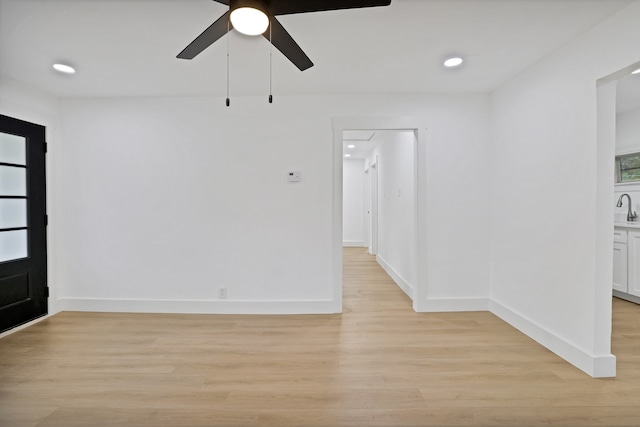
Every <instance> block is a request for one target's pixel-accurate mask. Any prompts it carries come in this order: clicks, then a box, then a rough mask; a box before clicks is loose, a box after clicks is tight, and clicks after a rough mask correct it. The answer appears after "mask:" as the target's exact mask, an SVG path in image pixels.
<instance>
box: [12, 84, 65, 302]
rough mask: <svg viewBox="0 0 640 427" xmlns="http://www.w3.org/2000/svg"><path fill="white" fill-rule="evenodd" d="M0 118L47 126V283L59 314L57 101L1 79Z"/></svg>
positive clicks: (58, 133) (51, 300) (58, 127)
mask: <svg viewBox="0 0 640 427" xmlns="http://www.w3.org/2000/svg"><path fill="white" fill-rule="evenodd" d="M0 114H3V115H5V116H10V117H14V118H17V119H20V120H24V121H27V122H31V123H35V124H38V125H42V126H46V139H47V142H48V144H49V152H48V153H47V164H46V167H47V213H48V214H49V225H50V226H49V228H48V230H47V246H48V260H47V264H48V265H47V269H48V271H47V274H48V281H49V303H48V305H49V314H55V313H57V312H58V311H60V305H59V304H58V293H59V281H58V276H57V262H56V260H57V257H58V247H57V235H56V228H55V224H56V223H57V221H58V220H59V218H60V210H59V208H60V206H59V204H58V203H57V197H56V194H57V186H56V181H57V172H58V170H56V168H55V167H52V165H53V164H55V161H56V158H57V153H56V148H57V147H58V145H59V143H60V140H61V137H60V119H59V101H58V99H56V98H55V97H53V96H51V95H49V94H47V93H45V92H42V91H39V90H36V89H33V88H31V87H28V86H25V85H24V84H22V83H19V82H16V81H15V80H12V79H9V78H6V77H4V76H2V75H0Z"/></svg>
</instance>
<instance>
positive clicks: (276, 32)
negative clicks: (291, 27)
mask: <svg viewBox="0 0 640 427" xmlns="http://www.w3.org/2000/svg"><path fill="white" fill-rule="evenodd" d="M214 1H217V2H218V3H222V4H225V5H227V6H229V11H228V12H227V13H225V14H224V15H222V16H221V17H220V18H218V20H217V21H215V22H214V23H213V24H211V25H210V26H209V28H207V29H206V30H204V31H203V32H202V34H200V35H199V36H198V37H196V39H195V40H194V41H192V42H191V43H190V44H189V45H188V46H187V47H186V48H184V50H183V51H182V52H180V53H179V54H178V56H177V57H178V58H181V59H193V58H195V57H196V55H198V54H199V53H200V52H202V51H203V50H205V49H206V48H208V47H209V46H211V45H212V44H213V43H214V42H215V41H216V40H218V39H219V38H221V37H222V36H224V35H225V34H227V32H229V31H230V29H231V28H235V29H236V30H238V31H239V32H241V33H243V34H247V35H260V34H262V35H263V36H264V37H265V38H266V39H267V40H269V41H270V42H271V43H272V44H273V46H275V47H276V48H277V49H278V50H279V51H280V52H282V53H283V54H284V56H286V57H287V58H288V59H289V60H290V61H291V62H293V64H294V65H295V66H296V67H298V68H299V69H300V71H304V70H306V69H307V68H310V67H312V66H313V62H311V60H310V59H309V57H308V56H307V55H306V54H305V53H304V51H303V50H302V49H301V48H300V46H298V43H296V42H295V40H293V38H292V37H291V36H290V35H289V33H288V32H287V30H285V29H284V27H283V26H282V24H280V22H279V21H278V20H277V19H276V15H290V14H294V13H307V12H320V11H328V10H339V9H355V8H363V7H375V6H388V5H389V4H391V0H214ZM269 25H270V26H271V28H270V29H269V31H266V30H267V28H268V27H269Z"/></svg>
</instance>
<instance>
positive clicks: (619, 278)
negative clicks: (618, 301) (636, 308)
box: [613, 243, 627, 293]
mask: <svg viewBox="0 0 640 427" xmlns="http://www.w3.org/2000/svg"><path fill="white" fill-rule="evenodd" d="M613 290H614V291H620V292H625V293H626V292H627V244H626V243H614V244H613Z"/></svg>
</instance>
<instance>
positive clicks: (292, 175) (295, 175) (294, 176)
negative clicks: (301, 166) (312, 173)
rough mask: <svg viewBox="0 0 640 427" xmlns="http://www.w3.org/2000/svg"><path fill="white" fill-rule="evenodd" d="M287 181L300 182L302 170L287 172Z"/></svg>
mask: <svg viewBox="0 0 640 427" xmlns="http://www.w3.org/2000/svg"><path fill="white" fill-rule="evenodd" d="M287 181H289V182H300V172H287Z"/></svg>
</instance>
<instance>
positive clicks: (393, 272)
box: [368, 130, 417, 298]
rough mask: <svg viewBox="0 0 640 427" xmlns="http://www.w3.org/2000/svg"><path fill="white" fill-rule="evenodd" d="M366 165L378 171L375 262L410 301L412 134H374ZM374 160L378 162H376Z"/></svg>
mask: <svg viewBox="0 0 640 427" xmlns="http://www.w3.org/2000/svg"><path fill="white" fill-rule="evenodd" d="M374 141H375V143H376V145H375V147H374V149H373V150H372V151H371V153H370V155H369V157H368V163H369V164H372V163H375V162H376V161H377V166H376V167H377V169H378V253H377V254H376V255H377V260H378V262H379V263H380V265H381V266H382V267H383V268H384V269H385V271H386V272H387V273H388V274H389V275H390V276H391V277H392V278H393V279H394V281H395V282H396V283H397V284H398V286H400V288H401V289H402V290H403V291H404V292H405V293H406V294H407V295H408V296H409V297H410V298H413V285H414V277H413V276H414V272H413V269H414V267H415V266H414V262H415V260H414V250H415V249H414V245H415V238H416V235H417V232H416V230H415V229H414V228H415V221H414V214H415V200H414V198H415V194H414V190H415V172H414V168H415V164H414V163H415V148H416V145H415V144H416V141H415V136H414V132H413V131H394V130H383V131H380V130H378V131H376V133H375V136H374ZM376 159H377V160H376Z"/></svg>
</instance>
